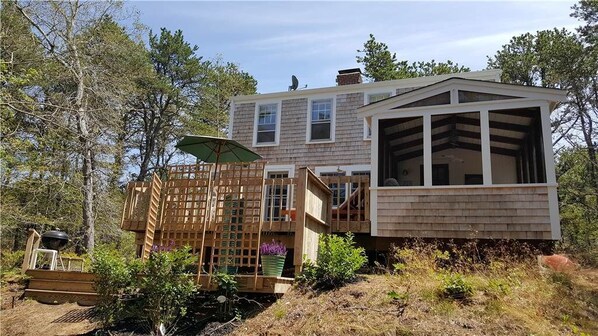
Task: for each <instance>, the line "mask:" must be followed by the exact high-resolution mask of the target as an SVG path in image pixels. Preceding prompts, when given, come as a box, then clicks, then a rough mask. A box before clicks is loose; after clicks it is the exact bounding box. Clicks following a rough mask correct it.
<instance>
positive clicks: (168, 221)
mask: <svg viewBox="0 0 598 336" xmlns="http://www.w3.org/2000/svg"><path fill="white" fill-rule="evenodd" d="M212 170H213V165H212V164H195V165H180V166H173V167H170V169H169V171H168V180H167V181H166V182H165V183H164V187H163V201H162V202H163V205H162V206H163V209H162V235H161V245H163V246H175V247H182V246H191V248H192V249H193V252H197V251H199V249H200V248H201V247H200V245H201V237H202V234H203V232H204V225H205V224H206V219H207V214H208V211H207V201H208V185H209V183H210V178H211V172H212Z"/></svg>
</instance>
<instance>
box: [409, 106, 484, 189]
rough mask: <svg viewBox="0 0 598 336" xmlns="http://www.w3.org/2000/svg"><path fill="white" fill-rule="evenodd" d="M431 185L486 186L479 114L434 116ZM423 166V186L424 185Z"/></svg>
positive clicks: (421, 177)
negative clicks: (484, 184)
mask: <svg viewBox="0 0 598 336" xmlns="http://www.w3.org/2000/svg"><path fill="white" fill-rule="evenodd" d="M431 119H432V127H431V128H432V185H433V186H439V185H475V184H483V182H484V176H483V171H482V137H481V127H480V113H479V112H470V113H455V114H442V115H434V116H432V118H431ZM422 180H423V166H420V185H423V181H422Z"/></svg>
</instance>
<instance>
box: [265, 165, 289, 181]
mask: <svg viewBox="0 0 598 336" xmlns="http://www.w3.org/2000/svg"><path fill="white" fill-rule="evenodd" d="M276 172H288V173H289V178H291V177H295V165H292V164H290V165H266V168H264V175H265V176H268V174H269V173H276Z"/></svg>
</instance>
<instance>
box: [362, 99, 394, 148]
mask: <svg viewBox="0 0 598 336" xmlns="http://www.w3.org/2000/svg"><path fill="white" fill-rule="evenodd" d="M385 93H388V94H389V96H388V97H389V98H390V97H392V96H395V95H396V93H397V90H386V91H384V90H383V91H380V90H378V91H366V92H364V93H363V105H368V104H369V103H370V101H369V97H370V96H371V95H378V94H385ZM363 140H364V141H372V137H371V136H370V137H369V138H368V121H367V120H366V118H363Z"/></svg>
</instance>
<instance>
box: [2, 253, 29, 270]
mask: <svg viewBox="0 0 598 336" xmlns="http://www.w3.org/2000/svg"><path fill="white" fill-rule="evenodd" d="M23 258H25V251H14V252H11V251H2V253H1V254H0V267H2V271H7V270H11V269H20V268H21V265H22V264H23Z"/></svg>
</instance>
